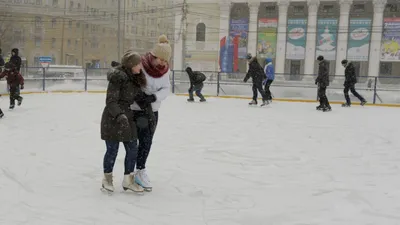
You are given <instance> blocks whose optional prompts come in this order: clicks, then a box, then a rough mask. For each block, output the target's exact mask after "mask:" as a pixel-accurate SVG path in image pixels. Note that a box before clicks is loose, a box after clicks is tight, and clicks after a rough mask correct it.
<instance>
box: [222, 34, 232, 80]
mask: <svg viewBox="0 0 400 225" xmlns="http://www.w3.org/2000/svg"><path fill="white" fill-rule="evenodd" d="M232 63H233V45H232V44H231V43H230V42H229V38H226V37H223V38H222V39H221V40H220V50H219V65H220V68H221V72H223V73H231V72H232V70H233V67H232V66H233V64H232Z"/></svg>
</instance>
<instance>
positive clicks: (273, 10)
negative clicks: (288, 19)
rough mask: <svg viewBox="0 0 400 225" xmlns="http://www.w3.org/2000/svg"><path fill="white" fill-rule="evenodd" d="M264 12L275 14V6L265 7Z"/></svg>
mask: <svg viewBox="0 0 400 225" xmlns="http://www.w3.org/2000/svg"><path fill="white" fill-rule="evenodd" d="M265 11H266V12H267V13H271V14H272V13H275V12H276V6H274V5H269V6H266V7H265Z"/></svg>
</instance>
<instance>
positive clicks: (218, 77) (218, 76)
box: [217, 72, 221, 96]
mask: <svg viewBox="0 0 400 225" xmlns="http://www.w3.org/2000/svg"><path fill="white" fill-rule="evenodd" d="M220 77H221V72H218V73H217V96H219V88H220V83H219V81H220Z"/></svg>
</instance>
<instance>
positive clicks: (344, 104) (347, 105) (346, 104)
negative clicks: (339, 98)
mask: <svg viewBox="0 0 400 225" xmlns="http://www.w3.org/2000/svg"><path fill="white" fill-rule="evenodd" d="M350 106H351V104H349V103H343V104H342V107H350Z"/></svg>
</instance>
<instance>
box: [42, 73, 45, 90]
mask: <svg viewBox="0 0 400 225" xmlns="http://www.w3.org/2000/svg"><path fill="white" fill-rule="evenodd" d="M42 71H43V80H42V87H43V91H46V70H45V68H44V67H43V68H42Z"/></svg>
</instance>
